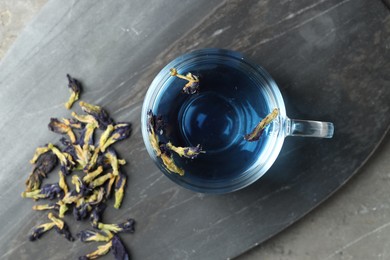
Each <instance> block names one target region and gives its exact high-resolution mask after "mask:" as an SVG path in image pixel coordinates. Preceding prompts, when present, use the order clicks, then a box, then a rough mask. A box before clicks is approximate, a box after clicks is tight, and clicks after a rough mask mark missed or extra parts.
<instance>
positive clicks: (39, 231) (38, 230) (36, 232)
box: [28, 222, 56, 241]
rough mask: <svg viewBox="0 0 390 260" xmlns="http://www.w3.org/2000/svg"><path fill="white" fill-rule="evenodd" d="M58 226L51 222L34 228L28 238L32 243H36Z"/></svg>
mask: <svg viewBox="0 0 390 260" xmlns="http://www.w3.org/2000/svg"><path fill="white" fill-rule="evenodd" d="M55 226H56V224H55V223H53V222H49V223H45V224H41V225H39V226H36V227H34V228H33V230H32V233H31V235H30V236H29V237H28V238H29V240H30V241H35V240H37V239H39V238H40V237H41V236H42V235H43V234H44V233H46V232H47V231H49V230H50V229H52V228H54V227H55Z"/></svg>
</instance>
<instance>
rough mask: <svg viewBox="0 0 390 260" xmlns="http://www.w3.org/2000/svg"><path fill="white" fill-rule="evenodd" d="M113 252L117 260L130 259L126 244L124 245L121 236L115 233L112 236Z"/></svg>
mask: <svg viewBox="0 0 390 260" xmlns="http://www.w3.org/2000/svg"><path fill="white" fill-rule="evenodd" d="M111 249H112V253H113V255H114V257H115V260H129V259H130V257H129V254H128V253H127V251H126V248H125V246H124V245H123V243H122V241H121V239H120V238H119V236H117V235H114V237H113V238H112V246H111Z"/></svg>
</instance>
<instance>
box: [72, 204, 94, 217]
mask: <svg viewBox="0 0 390 260" xmlns="http://www.w3.org/2000/svg"><path fill="white" fill-rule="evenodd" d="M80 201H82V202H80ZM91 210H92V207H91V206H90V205H89V204H88V203H87V202H86V201H85V200H83V199H80V200H79V203H78V204H77V205H76V206H74V207H73V216H74V218H75V219H76V220H77V221H80V220H82V219H86V218H87V217H88V215H89V212H90V211H91Z"/></svg>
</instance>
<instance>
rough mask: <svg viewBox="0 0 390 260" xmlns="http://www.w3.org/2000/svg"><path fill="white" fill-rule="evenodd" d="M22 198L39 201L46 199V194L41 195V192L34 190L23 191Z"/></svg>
mask: <svg viewBox="0 0 390 260" xmlns="http://www.w3.org/2000/svg"><path fill="white" fill-rule="evenodd" d="M21 195H22V198H31V199H34V200H39V199H46V194H41V190H40V189H38V190H34V191H27V192H26V191H24V192H22V194H21Z"/></svg>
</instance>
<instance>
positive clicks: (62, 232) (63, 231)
mask: <svg viewBox="0 0 390 260" xmlns="http://www.w3.org/2000/svg"><path fill="white" fill-rule="evenodd" d="M54 229H55V230H56V231H57V233H58V234H60V235H62V236H63V237H65V238H66V239H67V240H69V241H71V242H72V241H74V238H73V236H72V234H71V233H70V231H69V227H68V225H67V224H66V223H65V222H64V227H63V228H62V229H60V228H59V227H58V226H55V227H54Z"/></svg>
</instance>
